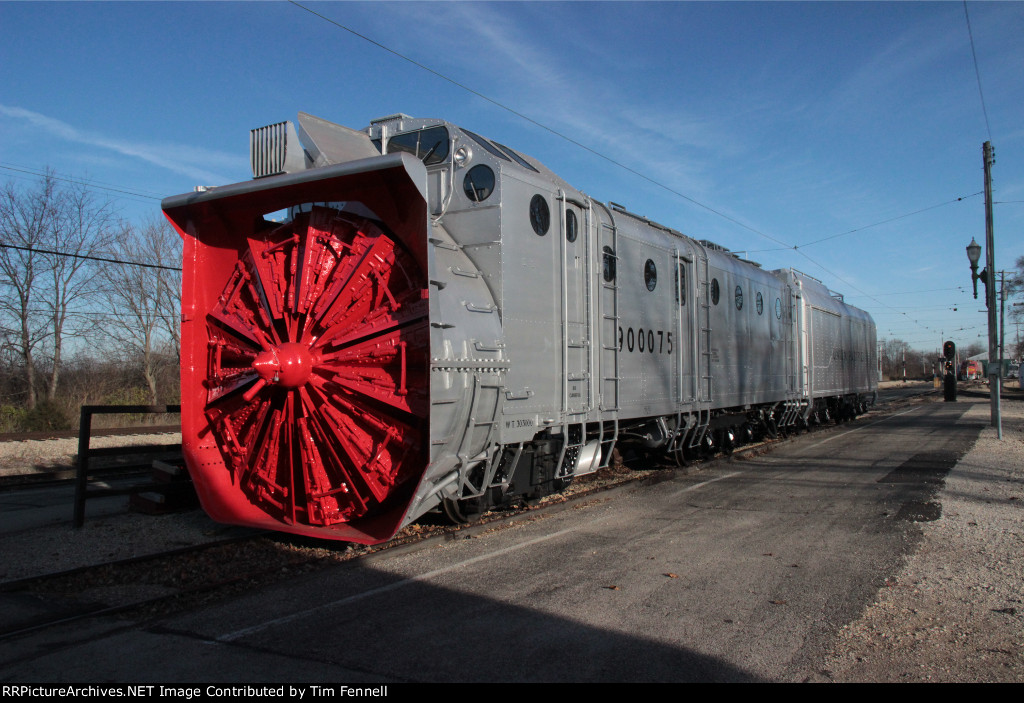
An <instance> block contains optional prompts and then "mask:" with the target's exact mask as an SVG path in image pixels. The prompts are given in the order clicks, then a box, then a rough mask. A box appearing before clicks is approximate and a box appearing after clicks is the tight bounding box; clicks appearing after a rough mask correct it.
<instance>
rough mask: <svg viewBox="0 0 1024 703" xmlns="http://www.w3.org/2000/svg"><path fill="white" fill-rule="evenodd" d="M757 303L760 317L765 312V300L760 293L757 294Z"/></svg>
mask: <svg viewBox="0 0 1024 703" xmlns="http://www.w3.org/2000/svg"><path fill="white" fill-rule="evenodd" d="M755 302H756V304H757V314H758V315H760V314H761V313H763V312H764V298H763V297H762V296H761V294H760V293H758V294H757V298H756V299H755Z"/></svg>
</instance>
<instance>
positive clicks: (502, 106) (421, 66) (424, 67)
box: [289, 0, 980, 332]
mask: <svg viewBox="0 0 1024 703" xmlns="http://www.w3.org/2000/svg"><path fill="white" fill-rule="evenodd" d="M289 2H290V3H291V4H292V5H294V6H295V7H297V8H299V9H300V10H303V11H305V12H307V13H309V14H311V15H313V16H314V17H318V18H319V19H321V20H323V21H325V22H327V23H329V24H331V25H333V26H335V27H337V28H338V29H341V30H344V31H346V32H348V33H349V34H352V35H353V36H355V37H358V38H360V39H362V40H363V41H366V42H368V43H370V44H372V45H374V46H376V47H377V48H379V49H381V50H382V51H386V52H388V53H389V54H392V55H393V56H396V57H398V58H400V59H402V60H403V61H406V62H408V63H410V64H412V65H414V66H416V67H417V68H419V69H422V70H424V71H426V72H427V73H430V74H431V75H433V76H436V77H437V78H440V79H441V80H443V81H446V82H448V83H450V84H452V85H454V86H456V87H458V88H461V89H463V90H465V91H467V92H469V93H471V94H472V95H475V96H476V97H478V98H480V99H482V100H485V101H486V102H488V103H490V104H492V105H494V106H495V107H498V108H500V109H502V110H505V111H506V112H509V113H511V114H513V115H515V116H516V117H519V118H520V119H522V120H525V121H526V122H529V123H530V124H532V125H534V126H536V127H538V128H539V129H542V130H544V131H546V132H548V133H550V134H553V135H555V136H556V137H559V138H560V139H563V140H565V141H567V142H569V143H570V144H573V145H575V146H577V147H579V148H581V149H583V150H584V151H587V152H589V153H590V154H593V155H594V156H597V157H598V158H600V159H603V160H604V161H607V162H608V163H611V164H613V165H615V166H617V167H619V168H621V169H623V170H625V171H627V172H629V173H631V174H633V175H635V176H638V177H639V178H642V179H643V180H645V181H647V182H649V183H651V184H653V185H655V186H657V187H659V188H661V189H663V190H665V191H668V192H669V193H672V194H673V195H676V196H678V197H680V198H682V199H684V200H686V201H687V202H690V203H692V204H694V205H696V206H698V207H700V208H702V209H704V210H707V211H708V212H711V213H713V214H715V215H717V216H719V217H721V218H723V219H725V220H727V221H729V222H731V223H733V224H735V225H737V226H739V227H742V228H743V229H745V230H748V231H750V232H753V233H754V234H757V235H759V236H761V237H764V238H765V239H768V240H769V241H772V242H775V243H776V244H780V245H782V247H783V248H784V249H792V250H794V251H796V252H797V253H798V254H800V255H801V256H803V257H804V258H805V259H807V260H808V261H809V262H810V263H812V264H814V265H815V266H816V267H818V268H819V269H821V270H822V271H824V272H825V273H826V274H828V275H830V276H832V277H834V278H836V279H837V280H839V281H841V282H842V283H844V284H846V285H847V286H849V287H850V288H851V289H853V290H855V291H857V292H859V293H861V295H863V296H864V297H867V298H869V299H870V300H873V301H874V302H875V303H877V304H878V305H880V306H882V307H886V308H887V307H890V306H888V305H886V304H885V303H883V302H882V301H880V300H877V299H876V298H875V297H874V296H872V295H871V294H869V293H866V292H864V291H863V290H861V289H860V288H858V287H857V286H855V285H853V284H852V283H850V282H849V281H847V280H846V279H844V278H843V277H842V276H840V275H838V274H837V273H835V272H834V271H832V270H830V269H828V268H826V267H825V266H823V265H822V264H820V263H818V262H817V261H815V260H814V259H812V258H811V257H810V256H808V255H807V253H806V252H804V251H802V250H801V247H803V246H810V245H811V244H817V243H819V242H822V241H826V240H828V239H834V238H836V237H841V236H844V235H846V234H852V233H853V232H856V231H859V230H863V229H867V228H869V227H875V226H878V225H880V224H884V223H885V222H892V221H894V220H898V219H902V218H904V217H910V216H911V215H914V214H919V213H921V212H926V211H927V210H931V209H934V208H937V207H942V206H944V205H948V204H951V203H954V202H959V201H961V200H963V199H965V198H970V197H974V196H975V195H980V192H979V193H975V194H973V195H969V196H962V197H960V198H957V199H955V200H952V201H948V202H944V203H940V204H939V205H934V206H931V207H928V208H924V209H922V210H919V211H916V212H913V213H908V214H906V215H900V216H898V217H895V218H890V219H889V220H886V221H883V222H878V223H875V224H872V225H867V226H864V227H860V228H857V229H855V230H850V231H849V232H841V233H839V234H836V235H832V236H830V237H826V238H824V239H821V240H816V241H813V242H808V243H806V244H802V245H792V244H789V243H788V242H784V241H783V240H781V239H778V238H777V237H774V236H772V235H770V234H767V233H765V232H762V231H761V230H759V229H757V228H755V227H751V226H750V225H748V224H746V223H744V222H741V221H740V220H738V219H736V218H734V217H731V216H729V215H726V214H725V213H723V212H721V211H720V210H717V209H716V208H713V207H711V206H710V205H707V204H705V203H702V202H700V201H698V200H696V199H694V198H692V197H690V196H688V195H686V194H685V193H682V192H680V191H678V190H676V189H674V188H672V187H671V186H668V185H666V184H664V183H662V182H660V181H658V180H656V179H654V178H651V177H650V176H648V175H646V174H644V173H641V172H640V171H637V170H636V169H634V168H632V167H630V166H627V165H626V164H624V163H622V162H620V161H618V160H616V159H614V158H612V157H610V156H608V155H606V154H603V153H601V152H599V151H597V150H596V149H594V148H592V147H589V146H587V145H586V144H583V143H582V142H580V141H578V140H576V139H573V138H572V137H570V136H568V135H566V134H563V133H562V132H559V131H558V130H556V129H554V128H552V127H549V126H548V125H545V124H543V123H541V122H539V121H538V120H535V119H534V118H532V117H530V116H528V115H525V114H523V113H522V112H519V111H518V110H516V109H514V108H512V107H509V106H508V105H505V104H504V103H502V102H500V101H498V100H495V99H494V98H491V97H490V96H488V95H485V94H483V93H481V92H480V91H478V90H476V89H474V88H471V87H469V86H468V85H466V84H464V83H461V82H459V81H457V80H455V79H454V78H451V77H449V76H447V75H445V74H443V73H441V72H440V71H437V70H435V69H433V68H430V67H429V66H427V65H425V64H423V63H421V62H419V61H417V60H415V59H413V58H411V57H409V56H406V55H405V54H402V53H400V52H398V51H395V50H394V49H392V48H390V47H388V46H386V45H384V44H382V43H381V42H379V41H377V40H375V39H372V38H371V37H368V36H367V35H365V34H363V33H361V32H358V31H356V30H355V29H352V28H351V27H348V26H346V25H344V24H342V23H340V22H338V21H336V20H334V19H332V18H330V17H327V16H326V15H323V14H321V13H319V12H316V11H315V10H313V9H311V8H309V7H306V6H305V5H303V4H302V3H300V2H297V1H296V0H289ZM979 85H980V84H979ZM758 251H775V250H771V249H767V250H758ZM904 314H905V313H904ZM925 329H926V330H928V331H929V332H934V330H932V329H931V328H929V327H926V326H925Z"/></svg>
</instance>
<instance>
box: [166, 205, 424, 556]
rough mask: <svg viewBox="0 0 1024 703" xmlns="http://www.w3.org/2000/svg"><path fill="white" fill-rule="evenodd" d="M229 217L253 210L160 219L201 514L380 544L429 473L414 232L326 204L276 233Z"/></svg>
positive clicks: (222, 209)
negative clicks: (179, 314)
mask: <svg viewBox="0 0 1024 703" xmlns="http://www.w3.org/2000/svg"><path fill="white" fill-rule="evenodd" d="M310 200H314V197H310ZM314 201H320V202H323V201H322V200H319V198H316V199H315V200H314ZM300 202H301V201H300ZM239 206H242V209H243V210H245V207H248V208H250V209H257V210H258V209H259V207H261V205H260V199H259V198H258V197H256V196H254V195H253V194H244V195H242V196H238V197H237V198H236V199H235V200H231V199H230V198H229V199H226V200H225V201H224V202H217V201H214V202H211V203H210V204H203V205H202V206H199V207H192V208H190V209H189V211H188V213H187V215H188V216H187V217H186V216H185V214H184V213H183V212H182V211H179V212H172V211H169V212H168V216H169V217H170V218H171V220H172V222H174V223H175V225H176V226H177V227H178V228H179V230H180V231H182V232H183V236H185V240H186V252H185V259H186V262H185V263H186V266H185V277H184V278H185V280H184V286H183V289H184V290H183V310H184V311H185V312H184V314H183V319H185V320H186V322H185V324H183V359H182V361H183V364H182V396H183V398H182V404H183V421H182V426H183V442H184V445H185V450H186V458H187V459H188V464H189V469H190V471H191V473H192V475H193V479H194V480H195V482H196V484H197V488H198V490H199V493H200V497H201V499H202V500H203V505H204V507H205V508H206V509H207V511H208V512H210V514H211V515H212V516H213V517H214V518H215V519H218V520H221V521H225V522H235V523H242V524H249V525H256V526H263V527H270V528H271V529H275V530H285V531H291V532H297V533H303V534H314V535H316V536H320V537H329V538H335V539H345V540H350V541H357V542H366V543H373V542H379V541H382V540H385V539H388V538H390V537H391V536H392V535H393V534H394V532H395V531H396V530H397V528H398V526H399V524H400V522H401V518H402V517H403V516H404V513H405V510H406V508H407V506H408V505H409V502H410V501H411V498H412V495H413V492H414V491H415V489H416V487H417V485H418V484H419V481H420V479H421V477H422V475H423V472H424V470H425V468H426V466H427V463H428V453H427V444H428V432H429V427H428V420H429V417H428V416H429V393H428V389H429V385H428V380H429V379H428V376H427V369H428V365H429V325H428V300H427V285H426V283H427V282H426V276H425V274H424V270H423V269H424V267H423V265H422V260H421V259H420V257H419V256H417V253H416V251H415V244H416V243H417V242H416V241H415V240H416V234H417V233H416V232H415V228H409V227H405V228H404V229H401V230H400V231H399V232H398V233H395V232H394V231H390V230H389V231H385V228H386V227H387V225H385V224H383V222H382V223H381V224H380V225H378V224H376V223H375V222H374V221H371V220H370V219H367V218H364V217H361V216H358V215H355V214H352V213H351V212H347V211H344V210H339V209H335V208H332V207H327V206H316V207H313V208H312V210H311V211H310V212H306V213H303V214H300V215H297V216H296V217H295V219H294V220H293V221H292V222H289V223H287V224H285V225H280V226H276V227H273V228H271V227H268V226H267V223H266V222H265V221H263V219H262V217H258V218H257V217H248V216H238V215H239V213H238V211H237V210H238V208H239ZM412 209H413V210H417V209H418V210H422V208H420V207H419V206H418V204H417V203H413V207H412ZM222 213H230V214H231V215H233V216H234V217H232V218H231V220H233V224H235V227H234V228H226V227H224V225H223V221H224V219H225V218H223V217H218V216H216V215H220V214H222ZM405 214H406V218H405V221H406V222H408V221H409V220H410V219H411V220H412V222H415V221H416V220H418V217H411V218H410V217H409V216H408V215H409V213H405ZM415 214H416V213H415V212H414V213H413V215H415ZM422 214H424V215H425V212H423V213H422ZM392 220H397V221H399V222H401V220H402V218H392ZM218 223H219V225H218ZM243 223H258V224H253V225H250V228H251V231H248V232H244V231H242V232H240V231H238V229H237V225H239V224H243ZM424 224H425V218H424ZM204 227H205V228H204ZM207 228H208V229H207ZM422 231H423V230H421V232H422ZM421 236H422V235H421ZM225 245H227V246H225ZM190 310H191V311H194V313H195V314H196V317H195V319H194V320H192V319H190V318H191V316H190V314H189V311H190ZM186 330H189V332H188V334H186ZM186 357H189V358H186ZM197 362H198V363H197Z"/></svg>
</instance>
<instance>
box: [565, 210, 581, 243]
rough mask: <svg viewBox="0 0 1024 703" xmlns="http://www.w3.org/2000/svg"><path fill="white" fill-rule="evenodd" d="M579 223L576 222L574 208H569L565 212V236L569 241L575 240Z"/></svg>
mask: <svg viewBox="0 0 1024 703" xmlns="http://www.w3.org/2000/svg"><path fill="white" fill-rule="evenodd" d="M577 230H578V225H577V222H576V213H575V212H573V211H572V210H568V211H566V213H565V238H566V240H567V241H570V242H575V241H576V234H577Z"/></svg>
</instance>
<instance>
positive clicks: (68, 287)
mask: <svg viewBox="0 0 1024 703" xmlns="http://www.w3.org/2000/svg"><path fill="white" fill-rule="evenodd" d="M112 222H113V216H112V211H111V207H110V204H109V203H108V202H102V201H98V200H97V199H95V198H94V196H93V195H92V193H91V192H90V191H89V190H88V189H87V188H86V187H85V186H84V185H80V184H71V185H61V184H59V183H58V181H57V178H56V177H55V176H54V174H53V173H52V172H50V171H47V172H46V174H45V175H44V176H42V177H41V178H40V180H39V181H38V182H37V183H35V184H34V185H33V186H30V187H28V188H19V187H17V186H16V185H15V184H14V183H11V182H9V183H7V184H6V185H5V186H4V187H3V190H2V192H0V329H2V331H3V335H4V343H5V344H8V345H10V346H11V347H13V348H14V349H16V350H17V354H18V357H19V361H20V364H21V366H22V373H23V374H24V377H23V378H24V385H25V391H24V392H25V404H26V405H27V406H28V407H29V408H34V407H35V406H36V404H37V402H38V399H39V392H40V388H39V387H38V386H37V384H38V378H37V377H38V372H39V370H40V360H41V358H42V359H43V360H44V361H45V362H46V363H47V364H48V370H47V371H48V372H47V374H46V375H47V378H46V381H45V385H44V388H43V391H44V392H45V395H46V398H47V399H48V400H51V401H52V400H54V398H55V397H56V394H57V386H58V383H59V380H60V369H61V356H62V354H63V353H64V347H65V343H66V341H67V339H68V338H69V337H70V336H73V335H75V334H78V333H79V332H80V330H81V329H82V328H83V327H84V325H81V324H79V323H81V321H82V318H81V317H80V316H78V315H77V313H78V312H82V311H83V309H84V308H85V307H87V306H88V305H89V304H90V303H91V302H92V300H91V297H90V296H91V294H92V293H94V292H95V281H96V275H97V272H98V268H97V267H96V266H95V262H93V261H90V259H89V257H90V256H94V255H95V254H96V253H97V251H98V250H99V249H101V248H102V247H104V246H106V245H107V243H108V242H109V239H110V235H111V231H110V225H111V223H112Z"/></svg>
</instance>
